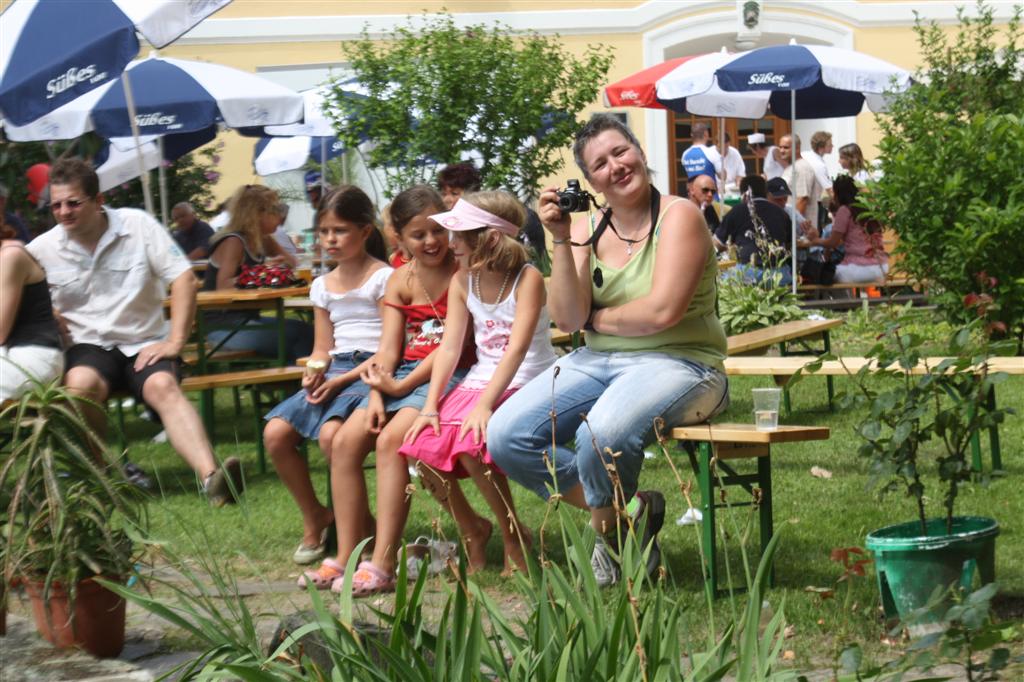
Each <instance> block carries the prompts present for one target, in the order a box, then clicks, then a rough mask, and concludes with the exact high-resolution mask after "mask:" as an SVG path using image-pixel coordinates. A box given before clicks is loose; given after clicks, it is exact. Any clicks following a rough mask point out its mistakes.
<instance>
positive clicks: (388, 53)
mask: <svg viewBox="0 0 1024 682" xmlns="http://www.w3.org/2000/svg"><path fill="white" fill-rule="evenodd" d="M342 51H343V53H344V54H345V57H346V58H347V60H348V61H349V62H350V64H351V68H352V71H353V72H354V74H355V78H356V80H357V81H358V82H359V84H360V85H361V86H362V87H363V88H365V89H366V91H367V94H368V95H369V96H368V97H366V98H352V97H351V96H350V95H349V93H348V92H346V90H345V89H344V87H343V84H342V80H341V79H335V80H334V81H333V83H332V93H333V94H332V96H331V97H329V98H327V103H326V107H327V108H328V109H329V111H330V110H333V111H332V112H331V115H333V117H334V121H335V126H336V128H337V130H338V133H339V137H340V138H342V140H343V141H345V143H346V145H347V146H348V147H349V148H355V147H356V146H357V145H358V144H359V143H360V142H361V141H363V140H365V139H369V140H371V141H372V143H373V145H372V147H371V148H370V149H369V151H368V152H365V159H366V162H367V164H368V165H369V167H370V168H373V169H379V170H380V171H381V172H383V174H384V177H385V183H386V185H387V187H386V188H385V194H387V195H388V196H394V195H395V194H397V193H398V192H399V191H400V190H402V189H404V188H405V187H408V186H409V185H411V184H414V183H417V182H430V181H432V180H433V177H434V174H435V172H436V170H437V168H438V167H439V166H441V165H444V164H448V163H455V162H458V161H460V160H462V158H463V155H464V154H468V153H472V156H474V157H478V158H480V159H482V161H480V162H479V163H481V165H482V167H481V174H482V176H483V180H484V184H485V186H487V187H489V188H503V189H507V190H509V191H512V192H515V193H517V194H518V195H519V196H521V197H531V196H536V195H537V193H538V183H539V181H540V179H541V178H543V177H545V176H548V175H551V174H553V173H554V172H556V171H557V170H558V169H559V168H561V166H562V164H563V159H562V157H561V154H560V153H559V152H560V151H561V150H562V149H563V148H564V147H565V146H566V145H567V144H568V143H569V142H570V140H571V139H572V136H573V134H574V132H575V130H576V128H577V122H576V114H578V113H579V112H580V111H581V110H582V109H583V108H584V107H585V106H587V105H589V104H590V103H591V102H593V101H594V100H595V99H596V97H597V94H598V91H599V88H600V85H601V84H602V83H603V82H604V80H605V76H606V74H607V72H608V68H609V66H610V65H611V56H610V54H609V51H610V50H609V48H607V47H604V46H601V45H590V46H588V47H587V49H586V50H585V52H584V54H583V56H582V57H576V56H574V55H572V54H571V53H569V52H568V51H567V50H566V49H565V48H564V47H563V46H562V45H561V43H560V42H559V39H558V37H557V36H541V35H540V34H537V33H526V34H519V35H513V34H512V31H511V29H510V28H509V27H508V26H504V25H501V24H494V25H493V26H486V25H476V26H469V27H466V28H460V27H458V26H456V25H455V21H454V20H453V18H452V17H451V15H449V14H441V15H437V16H434V15H431V16H424V18H423V19H422V20H421V21H418V22H415V23H414V21H413V19H412V18H410V19H409V21H408V22H407V25H405V26H402V27H399V28H398V29H396V30H395V32H394V33H392V34H391V35H390V36H388V39H387V40H381V41H377V40H371V38H370V36H369V33H368V30H367V29H365V28H364V30H363V34H362V37H361V38H360V39H359V40H356V41H352V42H349V43H345V44H343V45H342Z"/></svg>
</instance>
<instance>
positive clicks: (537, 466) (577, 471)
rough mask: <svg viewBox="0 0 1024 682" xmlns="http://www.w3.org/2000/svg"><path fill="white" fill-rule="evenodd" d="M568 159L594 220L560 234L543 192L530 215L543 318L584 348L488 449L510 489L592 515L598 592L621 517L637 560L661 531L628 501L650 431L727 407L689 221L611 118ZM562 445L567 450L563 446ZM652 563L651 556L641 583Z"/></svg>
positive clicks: (659, 506)
mask: <svg viewBox="0 0 1024 682" xmlns="http://www.w3.org/2000/svg"><path fill="white" fill-rule="evenodd" d="M573 154H574V156H575V159H576V163H577V165H578V166H579V167H580V169H581V170H582V171H583V175H584V177H585V178H586V179H587V180H588V181H589V182H590V184H591V186H592V187H593V188H594V190H596V191H597V192H600V193H602V194H603V195H604V197H605V201H606V202H607V203H606V205H605V207H604V208H603V209H601V210H600V211H598V212H597V213H596V214H594V215H591V216H589V217H588V216H581V217H578V218H576V219H575V220H571V218H570V216H569V214H568V213H566V212H563V211H562V209H560V208H559V205H560V202H561V205H562V208H565V209H573V208H579V207H578V206H574V205H573V204H576V203H580V202H577V201H575V197H573V196H572V195H571V194H570V193H568V192H563V193H558V192H557V191H556V190H555V188H548V189H547V190H545V191H544V193H543V194H541V196H540V201H539V210H538V212H539V213H540V217H541V220H542V221H543V223H544V226H545V227H546V228H547V230H548V231H549V232H550V233H551V236H552V244H553V245H554V252H553V257H552V268H551V284H550V289H549V293H548V308H549V310H550V313H551V317H552V319H553V320H554V321H555V323H556V324H557V325H558V327H560V328H561V329H565V330H579V329H585V330H586V342H587V345H586V347H584V348H580V349H577V350H575V351H573V352H572V353H570V354H569V355H567V356H565V357H563V358H561V359H559V360H558V362H557V363H556V364H555V365H554V367H552V368H551V369H549V370H547V371H546V372H544V373H542V374H541V375H540V376H538V377H537V378H535V379H534V380H533V381H531V382H530V383H529V384H527V385H526V386H525V387H523V388H522V389H520V391H519V392H518V393H517V394H516V395H514V396H512V398H510V399H509V400H508V401H507V402H506V403H505V404H504V405H502V407H501V408H499V409H498V411H497V412H496V413H495V414H494V416H493V418H492V420H491V423H490V426H489V428H488V434H487V444H488V449H489V451H490V452H491V454H492V457H493V458H494V460H495V461H496V462H497V464H498V465H499V466H500V467H501V469H502V470H503V471H505V472H506V473H507V474H508V476H509V478H511V479H513V480H515V481H517V482H519V483H520V484H522V485H524V486H526V487H527V488H530V489H531V490H533V491H534V492H536V493H537V494H538V495H540V496H541V497H545V498H546V497H548V496H549V495H550V494H552V493H558V494H559V495H560V496H561V499H563V500H564V501H566V502H568V503H570V504H572V505H575V506H577V507H580V508H581V509H588V510H589V511H590V515H591V524H592V525H593V527H594V529H595V530H596V531H597V533H598V542H597V544H596V546H595V548H594V555H593V557H592V560H591V564H592V566H593V568H594V572H595V576H596V578H597V580H598V583H599V584H602V585H609V584H612V583H614V582H616V581H617V580H618V579H619V577H620V573H619V567H618V564H617V563H616V562H615V560H614V559H613V558H612V553H614V552H616V548H617V547H618V541H619V539H620V538H621V537H622V533H621V528H622V526H623V522H624V521H625V519H626V515H627V513H628V514H629V515H630V516H632V517H633V520H634V521H637V522H639V526H640V527H644V528H645V529H646V532H645V533H644V537H643V539H642V542H643V545H644V547H645V548H646V546H647V544H648V543H650V542H652V541H653V540H654V535H655V534H656V533H657V531H658V530H659V529H660V527H661V523H662V521H663V519H664V498H663V497H662V496H661V494H660V493H657V492H654V491H647V492H644V491H641V492H638V491H637V487H638V482H639V477H640V468H641V466H642V464H643V460H644V454H643V453H644V447H643V446H644V444H645V443H647V442H649V441H650V440H651V439H652V438H653V436H654V424H655V421H656V420H659V419H660V420H664V428H665V429H669V428H671V427H674V426H679V425H684V424H693V423H699V422H702V421H706V420H708V419H710V418H711V417H713V416H714V415H715V414H717V413H718V412H720V411H721V410H723V409H724V408H725V407H726V405H727V404H728V383H727V380H726V377H725V374H724V372H723V365H722V363H723V360H724V358H725V354H726V339H725V333H724V332H723V331H722V327H721V325H720V324H719V321H718V318H717V317H716V316H715V292H716V279H717V275H718V267H717V263H716V261H715V249H714V247H713V246H712V243H711V235H710V233H709V231H708V228H707V226H706V225H705V224H704V220H703V218H702V217H701V215H700V212H699V210H698V209H697V207H696V206H694V205H693V204H692V203H691V202H689V201H686V200H684V199H682V198H680V197H674V196H666V197H662V196H660V195H659V193H658V191H657V189H655V188H654V187H653V186H652V185H651V183H650V171H649V170H648V168H647V159H646V157H645V156H644V152H643V150H642V149H641V148H640V144H639V142H638V141H637V139H636V137H635V136H634V135H633V133H632V132H631V131H630V130H629V128H627V127H626V126H625V125H623V124H622V123H621V122H620V121H619V120H618V119H616V118H614V117H612V116H609V115H597V116H595V117H594V118H592V119H591V120H590V122H588V123H587V124H586V125H585V126H584V127H583V129H582V130H580V132H579V133H578V134H577V136H576V142H575V144H574V146H573ZM552 412H553V413H554V416H552ZM584 414H586V419H585V420H584V418H583V415H584ZM552 429H554V434H553V435H552ZM573 439H575V443H576V445H575V449H573V448H570V447H567V445H566V444H567V443H569V442H570V441H572V440H573ZM552 441H554V442H555V443H556V447H555V450H554V452H553V453H552V452H551V449H552ZM545 453H546V454H545ZM610 453H615V456H614V457H613V456H612V454H610ZM546 457H550V460H551V464H552V466H553V468H554V477H553V478H552V475H551V474H550V473H549V470H548V466H547V463H546ZM609 550H611V552H610V551H609ZM658 558H659V553H658V552H657V549H656V547H654V548H652V550H651V561H650V562H649V563H648V567H649V569H651V570H653V569H655V568H657V563H658Z"/></svg>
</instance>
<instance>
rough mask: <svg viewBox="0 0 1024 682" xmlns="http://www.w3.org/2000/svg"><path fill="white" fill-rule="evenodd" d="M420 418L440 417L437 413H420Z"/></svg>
mask: <svg viewBox="0 0 1024 682" xmlns="http://www.w3.org/2000/svg"><path fill="white" fill-rule="evenodd" d="M420 416H421V417H440V416H441V415H440V414H438V413H437V412H420Z"/></svg>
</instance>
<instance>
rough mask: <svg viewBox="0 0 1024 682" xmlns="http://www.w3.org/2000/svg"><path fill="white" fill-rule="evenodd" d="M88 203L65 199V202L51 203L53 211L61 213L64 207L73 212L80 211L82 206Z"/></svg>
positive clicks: (82, 200)
mask: <svg viewBox="0 0 1024 682" xmlns="http://www.w3.org/2000/svg"><path fill="white" fill-rule="evenodd" d="M86 201H88V200H87V199H65V200H64V201H52V202H50V210H51V211H59V210H60V209H61V207H62V206H66V207H68V208H69V209H71V210H72V211H74V210H76V209H79V208H81V207H82V205H83V204H84V203H85V202H86Z"/></svg>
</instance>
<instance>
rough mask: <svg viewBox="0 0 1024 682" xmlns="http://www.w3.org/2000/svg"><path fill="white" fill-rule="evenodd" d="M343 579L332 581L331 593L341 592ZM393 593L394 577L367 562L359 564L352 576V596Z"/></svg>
mask: <svg viewBox="0 0 1024 682" xmlns="http://www.w3.org/2000/svg"><path fill="white" fill-rule="evenodd" d="M344 582H345V581H344V579H343V578H339V579H338V580H335V581H334V584H333V585H332V586H331V591H332V592H341V589H342V586H343V583H344ZM394 591H395V576H394V575H389V574H387V573H385V572H384V571H382V570H380V569H379V568H377V567H376V566H374V565H373V564H372V563H370V562H369V561H363V562H361V563H360V564H359V567H358V568H357V569H356V572H355V573H354V574H353V575H352V596H353V597H368V596H370V595H374V594H382V593H384V592H394Z"/></svg>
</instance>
